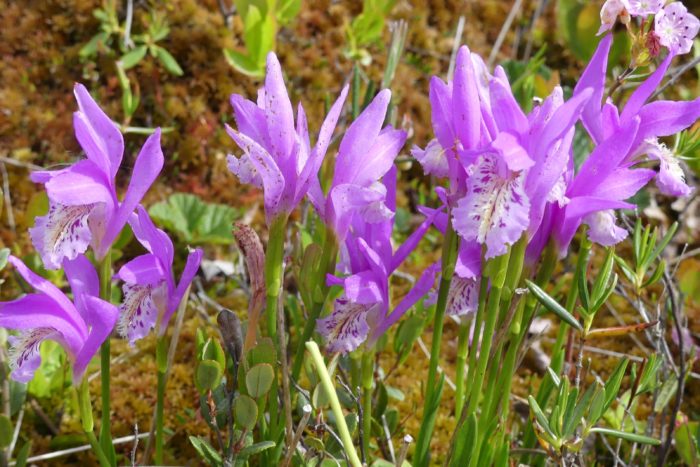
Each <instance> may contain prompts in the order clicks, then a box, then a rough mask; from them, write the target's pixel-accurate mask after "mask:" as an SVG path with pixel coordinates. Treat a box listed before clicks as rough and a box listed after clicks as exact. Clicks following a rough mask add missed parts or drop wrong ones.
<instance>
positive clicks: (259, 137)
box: [231, 94, 270, 150]
mask: <svg viewBox="0 0 700 467" xmlns="http://www.w3.org/2000/svg"><path fill="white" fill-rule="evenodd" d="M231 106H232V107H233V114H234V117H235V119H236V127H237V128H238V131H240V132H241V133H244V134H246V135H248V137H249V138H251V139H253V140H255V141H257V142H258V143H259V144H260V145H261V146H263V147H264V148H267V149H268V150H269V148H270V138H269V136H268V132H267V122H266V120H265V112H264V110H263V109H261V108H260V107H258V106H257V105H256V104H255V102H251V101H249V100H247V99H245V98H243V96H239V95H238V94H232V95H231Z"/></svg>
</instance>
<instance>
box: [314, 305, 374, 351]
mask: <svg viewBox="0 0 700 467" xmlns="http://www.w3.org/2000/svg"><path fill="white" fill-rule="evenodd" d="M372 306H376V305H361V304H358V303H353V302H352V301H350V300H348V299H346V298H339V299H337V300H336V301H335V306H334V307H333V311H332V312H331V314H330V315H328V316H327V317H325V318H321V319H319V320H318V321H316V330H317V331H318V333H319V334H321V336H322V337H323V338H324V340H325V341H326V342H327V349H328V351H329V352H341V353H348V352H352V351H353V350H355V349H356V348H358V347H359V346H360V345H362V343H363V342H364V341H365V340H366V339H367V335H368V334H369V325H368V324H367V315H368V314H369V313H370V309H371V307H372Z"/></svg>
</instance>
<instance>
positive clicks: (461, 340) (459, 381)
mask: <svg viewBox="0 0 700 467" xmlns="http://www.w3.org/2000/svg"><path fill="white" fill-rule="evenodd" d="M470 327H471V323H470V322H469V321H466V320H462V321H461V322H460V323H459V332H458V334H457V378H456V380H455V386H456V395H455V418H456V419H457V420H459V418H460V417H461V415H462V405H464V385H465V382H466V376H467V375H466V370H467V353H468V352H469V329H470Z"/></svg>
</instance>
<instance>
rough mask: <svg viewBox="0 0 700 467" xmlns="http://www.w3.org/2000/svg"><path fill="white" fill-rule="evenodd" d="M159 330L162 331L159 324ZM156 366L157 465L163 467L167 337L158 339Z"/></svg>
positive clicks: (163, 336)
mask: <svg viewBox="0 0 700 467" xmlns="http://www.w3.org/2000/svg"><path fill="white" fill-rule="evenodd" d="M157 329H160V324H158V326H157ZM156 366H157V368H158V388H157V399H156V433H155V436H156V442H155V444H156V447H155V463H156V465H163V407H164V404H165V385H166V383H167V381H166V372H167V371H168V350H167V339H166V337H165V335H162V336H159V337H158V343H157V344H156Z"/></svg>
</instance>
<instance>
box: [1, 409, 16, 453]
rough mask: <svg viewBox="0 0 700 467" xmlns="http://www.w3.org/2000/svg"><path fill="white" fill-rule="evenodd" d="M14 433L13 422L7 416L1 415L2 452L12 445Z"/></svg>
mask: <svg viewBox="0 0 700 467" xmlns="http://www.w3.org/2000/svg"><path fill="white" fill-rule="evenodd" d="M13 431H14V430H13V429H12V421H11V420H10V419H9V418H7V417H6V416H5V415H0V450H1V449H5V448H6V447H7V446H9V445H10V443H11V442H12V434H13Z"/></svg>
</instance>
